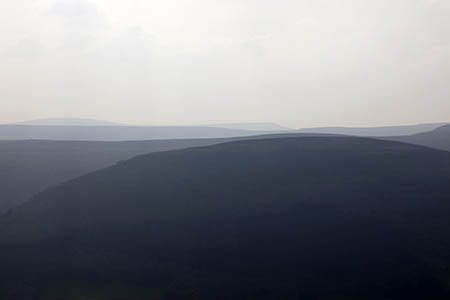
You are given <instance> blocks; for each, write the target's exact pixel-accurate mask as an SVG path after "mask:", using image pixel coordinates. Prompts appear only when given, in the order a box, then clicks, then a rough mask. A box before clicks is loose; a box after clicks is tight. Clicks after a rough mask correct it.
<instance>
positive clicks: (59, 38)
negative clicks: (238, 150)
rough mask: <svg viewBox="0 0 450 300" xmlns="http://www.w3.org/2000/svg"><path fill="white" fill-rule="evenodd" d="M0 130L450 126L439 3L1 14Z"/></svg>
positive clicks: (85, 7)
mask: <svg viewBox="0 0 450 300" xmlns="http://www.w3.org/2000/svg"><path fill="white" fill-rule="evenodd" d="M0 20H1V26H0V122H1V123H3V122H11V121H19V120H25V119H36V118H46V117H88V118H99V119H105V120H110V121H117V122H126V123H133V124H162V125H167V124H202V123H223V122H247V121H249V122H256V121H267V122H277V123H280V124H282V125H287V126H292V127H310V126H325V125H347V126H371V125H384V124H403V123H404V124H408V123H419V122H434V121H450V1H449V0H310V1H306V0H285V1H283V0H277V1H275V0H271V1H269V0H158V1H155V0H126V1H125V0H34V1H33V0H0Z"/></svg>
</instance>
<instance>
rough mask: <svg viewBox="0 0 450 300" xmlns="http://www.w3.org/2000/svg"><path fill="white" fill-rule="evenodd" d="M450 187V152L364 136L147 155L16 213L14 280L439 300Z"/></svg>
mask: <svg viewBox="0 0 450 300" xmlns="http://www.w3.org/2000/svg"><path fill="white" fill-rule="evenodd" d="M448 182H450V153H447V152H444V151H437V150H432V149H428V148H424V147H419V146H413V145H407V144H401V143H396V142H388V141H379V140H372V139H363V138H350V137H303V138H282V139H262V140H253V141H239V142H232V143H225V144H220V145H215V146H209V147H200V148H191V149H185V150H176V151H168V152H159V153H153V154H149V155H143V156H139V157H136V158H134V159H131V160H129V161H126V162H121V163H119V164H117V165H115V166H113V167H110V168H107V169H104V170H101V171H98V172H94V173H91V174H88V175H86V176H83V177H80V178H78V179H75V180H72V181H70V182H67V183H65V184H63V185H60V186H58V187H55V188H52V189H49V190H47V191H45V192H43V193H41V194H39V195H38V196H36V197H35V198H34V199H33V200H31V201H30V202H28V203H26V204H25V205H23V206H21V207H19V208H18V209H17V210H15V211H14V212H12V213H10V214H8V215H6V216H4V217H3V218H2V219H1V221H0V222H1V225H0V263H1V264H2V268H3V270H4V273H3V274H8V276H6V278H5V277H4V278H3V279H0V282H5V284H7V285H8V284H10V281H11V280H13V278H20V280H23V278H28V279H27V280H28V281H27V282H35V283H34V284H37V285H38V284H39V283H38V282H39V280H38V279H36V278H39V279H40V280H44V281H45V282H49V281H50V282H51V281H52V280H57V279H58V278H66V279H67V280H69V279H70V280H81V279H82V278H91V280H92V278H95V279H96V280H97V281H101V279H103V280H109V281H110V280H119V281H120V282H124V281H130V282H134V284H139V283H142V282H143V283H144V284H145V283H148V282H154V281H155V280H160V282H159V284H158V288H159V289H162V291H161V293H162V294H163V295H165V298H164V299H186V298H188V297H190V296H189V295H190V293H191V292H192V291H194V292H195V294H196V298H199V299H211V298H218V297H219V296H220V297H222V296H223V297H225V298H227V297H228V298H229V299H233V298H236V297H237V296H239V297H240V298H244V299H251V298H259V299H280V298H284V297H285V298H293V297H300V298H302V297H303V298H305V299H317V298H314V297H319V296H320V297H325V296H331V295H332V296H342V297H350V296H359V297H362V299H366V297H368V296H379V297H387V299H401V298H404V299H414V298H415V297H416V298H422V299H426V297H435V299H439V298H438V297H439V296H440V295H442V296H443V294H442V293H443V291H442V290H441V288H440V287H439V286H440V283H439V282H438V281H437V280H436V279H435V276H436V273H435V271H433V268H434V264H433V263H430V262H433V261H439V266H446V267H448V266H449V262H450V260H449V258H448V253H449V252H448V250H449V249H450V248H448V244H446V241H448V240H449V237H450V234H449V229H450V226H449V225H450V224H449V221H448V220H449V218H448V212H449V208H450V205H449V198H448V195H450V187H449V185H448ZM424 261H427V264H424V263H423V262H424ZM36 274H38V275H36ZM33 278H34V281H33ZM163 278H164V279H163ZM18 280H19V279H18ZM224 285H226V286H227V289H226V291H225V290H224V289H223V286H224ZM221 287H222V288H221ZM258 295H259V296H258ZM295 295H297V296H295ZM308 297H309V298H308Z"/></svg>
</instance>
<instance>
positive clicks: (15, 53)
mask: <svg viewBox="0 0 450 300" xmlns="http://www.w3.org/2000/svg"><path fill="white" fill-rule="evenodd" d="M42 51H43V47H42V44H41V42H40V41H39V39H35V38H25V39H22V40H19V41H18V42H17V43H16V44H15V45H13V46H12V47H10V48H9V49H7V50H6V55H7V56H9V57H13V58H22V59H33V58H36V57H37V56H39V55H40V54H41V53H42Z"/></svg>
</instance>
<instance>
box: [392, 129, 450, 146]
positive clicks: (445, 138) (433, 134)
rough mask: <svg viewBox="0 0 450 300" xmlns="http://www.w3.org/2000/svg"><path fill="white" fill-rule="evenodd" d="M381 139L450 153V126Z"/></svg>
mask: <svg viewBox="0 0 450 300" xmlns="http://www.w3.org/2000/svg"><path fill="white" fill-rule="evenodd" d="M383 139H387V140H394V141H399V142H404V143H410V144H415V145H422V146H427V147H431V148H435V149H441V150H446V151H450V125H446V126H442V127H439V128H436V129H435V130H432V131H429V132H422V133H418V134H413V135H409V136H395V137H384V138H383Z"/></svg>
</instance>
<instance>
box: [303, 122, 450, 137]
mask: <svg viewBox="0 0 450 300" xmlns="http://www.w3.org/2000/svg"><path fill="white" fill-rule="evenodd" d="M446 124H448V123H430V124H417V125H405V126H383V127H360V128H357V127H319V128H303V129H299V130H297V132H303V133H312V132H314V133H328V134H342V135H352V136H373V137H383V136H404V135H411V134H416V133H420V132H426V131H430V130H434V129H436V128H438V127H440V126H443V125H446Z"/></svg>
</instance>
